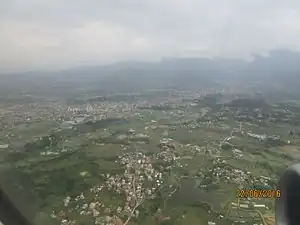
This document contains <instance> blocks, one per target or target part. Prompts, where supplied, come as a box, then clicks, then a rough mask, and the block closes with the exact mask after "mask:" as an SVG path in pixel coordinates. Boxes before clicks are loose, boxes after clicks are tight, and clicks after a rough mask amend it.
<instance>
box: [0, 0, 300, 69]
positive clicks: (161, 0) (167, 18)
mask: <svg viewBox="0 0 300 225" xmlns="http://www.w3.org/2000/svg"><path fill="white" fill-rule="evenodd" d="M299 40H300V1H299V0H0V72H3V71H9V70H11V71H13V70H27V69H44V68H45V69H48V68H61V67H72V66H78V65H83V64H97V63H110V62H114V61H119V60H159V59H160V58H161V57H170V56H175V57H198V56H199V57H202V56H209V57H211V56H221V57H246V56H249V55H250V54H251V53H264V52H267V51H268V50H270V49H276V48H288V49H293V50H299V49H300V41H299Z"/></svg>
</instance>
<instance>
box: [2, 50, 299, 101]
mask: <svg viewBox="0 0 300 225" xmlns="http://www.w3.org/2000/svg"><path fill="white" fill-rule="evenodd" d="M299 62H300V53H299V52H291V51H286V50H276V51H271V52H270V54H269V56H265V57H263V56H255V57H254V59H253V60H252V61H246V60H241V59H223V58H214V59H208V58H163V59H162V60H161V61H159V62H139V61H127V62H120V63H115V64H111V65H106V66H89V67H81V68H74V69H69V70H63V71H58V72H38V71H34V72H27V73H23V74H6V75H1V76H0V96H1V95H2V94H3V93H7V92H13V93H16V92H18V93H25V94H28V93H29V94H32V93H36V92H38V93H39V94H42V93H44V95H47V94H48V92H47V89H49V88H52V89H53V88H54V89H56V90H57V93H62V92H63V93H64V94H71V93H74V92H76V93H78V94H79V95H82V94H83V93H86V92H87V91H88V92H89V93H91V92H95V93H96V94H101V93H107V92H109V93H113V92H116V91H118V92H124V91H136V90H145V89H148V88H150V89H151V88H152V89H160V88H164V89H166V88H177V89H202V88H228V87H229V88H233V89H234V90H235V89H239V88H240V89H241V90H244V89H246V88H248V89H249V90H250V92H253V93H254V92H257V91H263V92H264V93H267V94H269V96H270V97H272V96H273V94H274V92H277V93H279V92H281V93H284V95H286V96H287V97H289V98H291V97H295V98H300V89H299V86H300V63H299ZM281 96H282V95H281ZM275 98H277V97H275Z"/></svg>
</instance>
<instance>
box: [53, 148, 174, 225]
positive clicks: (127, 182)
mask: <svg viewBox="0 0 300 225" xmlns="http://www.w3.org/2000/svg"><path fill="white" fill-rule="evenodd" d="M156 159H160V160H164V161H166V162H167V163H168V162H170V161H172V160H174V155H173V154H171V153H170V152H169V151H168V149H165V150H163V151H162V152H160V153H158V154H155V156H154V157H150V156H146V155H145V154H143V153H142V152H125V153H124V154H123V155H122V156H119V157H118V160H117V161H116V163H120V164H121V165H122V166H123V167H124V173H123V174H114V175H112V174H102V175H103V177H104V178H105V179H106V182H105V183H103V184H100V185H97V186H95V187H93V188H91V189H90V193H91V194H92V195H93V199H92V200H90V201H87V199H86V197H85V196H84V194H83V193H82V194H81V195H79V196H77V197H75V198H72V199H71V197H69V196H68V197H66V198H65V199H64V200H63V203H64V206H65V207H66V209H67V210H66V211H63V212H59V213H53V214H52V217H53V218H56V219H59V220H60V222H61V223H62V224H63V225H72V224H73V222H74V221H72V220H68V216H67V212H78V213H79V214H80V215H83V216H91V217H92V218H93V219H94V220H95V224H100V225H107V224H110V223H112V221H114V223H112V224H116V223H115V222H116V221H119V222H120V221H122V219H124V218H131V217H135V218H137V217H139V214H140V212H139V209H138V207H139V206H140V205H141V204H142V203H143V202H144V201H145V200H147V199H154V198H155V197H156V194H157V191H158V190H159V188H161V187H162V186H163V185H164V173H163V172H160V171H158V170H157V169H155V168H154V167H153V161H154V160H156ZM170 188H171V187H170ZM103 191H113V192H114V193H116V194H118V195H119V196H124V198H125V199H124V201H123V202H122V203H121V204H120V205H114V206H112V205H111V204H110V203H104V201H103V200H102V199H101V193H102V196H103ZM74 203H75V205H76V206H75V207H74ZM111 215H113V216H111ZM120 224H123V223H120Z"/></svg>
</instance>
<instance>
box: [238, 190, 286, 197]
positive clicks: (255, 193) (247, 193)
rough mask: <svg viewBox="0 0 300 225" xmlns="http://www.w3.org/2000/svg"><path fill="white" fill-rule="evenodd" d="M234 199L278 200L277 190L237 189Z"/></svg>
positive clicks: (278, 191)
mask: <svg viewBox="0 0 300 225" xmlns="http://www.w3.org/2000/svg"><path fill="white" fill-rule="evenodd" d="M236 198H280V190H279V189H237V190H236Z"/></svg>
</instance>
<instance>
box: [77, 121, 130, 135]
mask: <svg viewBox="0 0 300 225" xmlns="http://www.w3.org/2000/svg"><path fill="white" fill-rule="evenodd" d="M125 123H128V121H127V120H126V119H123V118H107V119H103V120H97V121H88V122H86V123H82V124H78V125H77V126H76V127H77V129H78V131H79V132H94V131H96V130H97V129H101V128H105V127H109V126H111V125H116V124H125Z"/></svg>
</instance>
